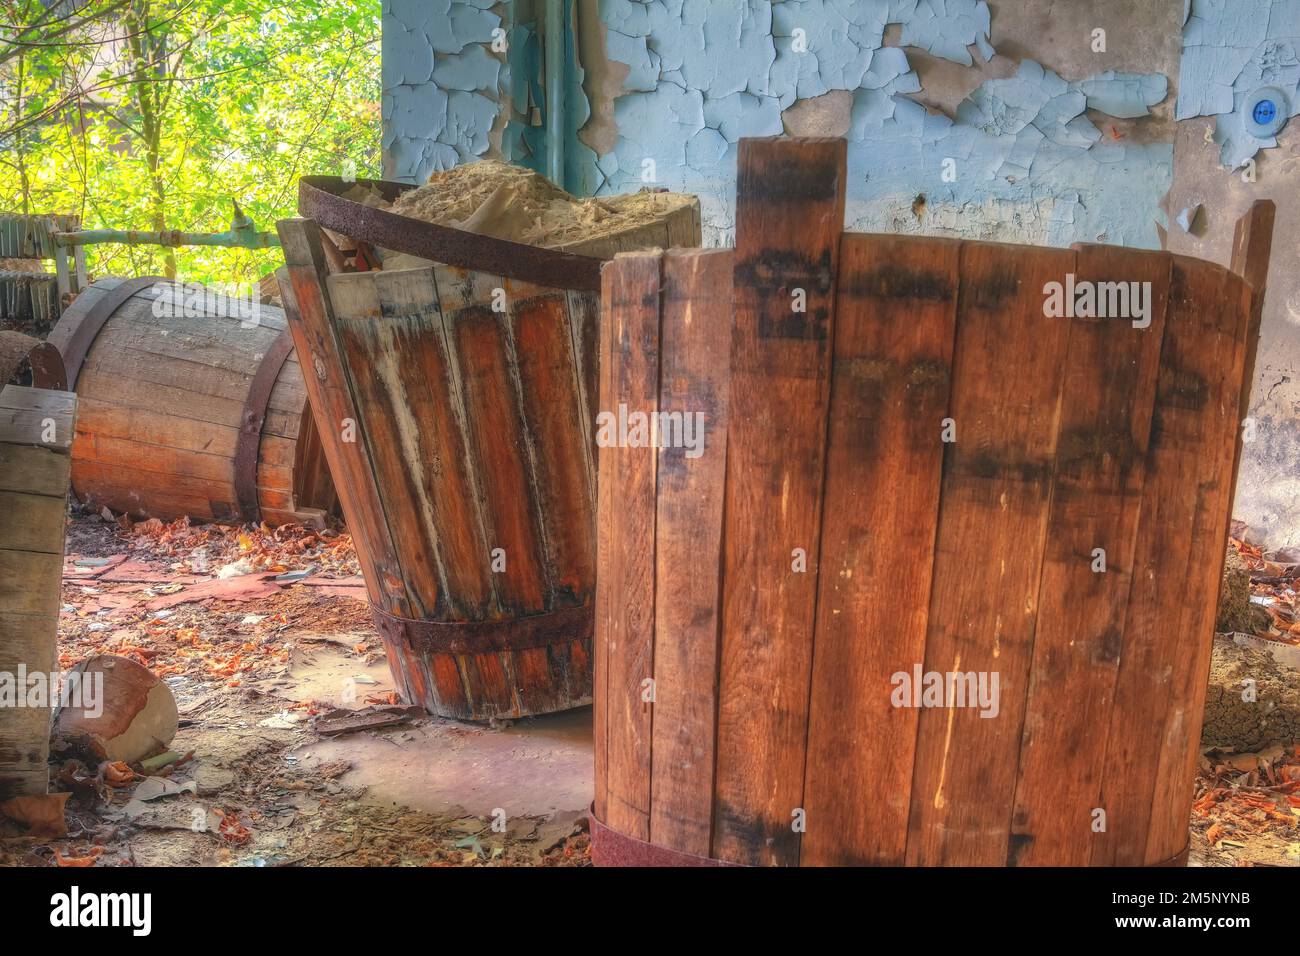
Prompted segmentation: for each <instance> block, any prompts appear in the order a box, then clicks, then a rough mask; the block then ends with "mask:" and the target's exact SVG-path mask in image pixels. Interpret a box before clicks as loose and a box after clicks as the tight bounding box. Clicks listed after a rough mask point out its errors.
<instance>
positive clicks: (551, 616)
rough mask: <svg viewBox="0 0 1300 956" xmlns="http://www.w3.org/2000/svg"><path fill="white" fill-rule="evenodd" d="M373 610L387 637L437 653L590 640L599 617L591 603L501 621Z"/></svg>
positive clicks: (472, 651) (471, 651) (495, 649)
mask: <svg viewBox="0 0 1300 956" xmlns="http://www.w3.org/2000/svg"><path fill="white" fill-rule="evenodd" d="M370 609H371V610H372V611H373V612H374V615H375V626H376V627H377V628H378V629H379V632H380V633H381V634H383V635H384V636H385V637H388V638H390V639H392V640H399V641H408V642H410V643H412V644H418V645H419V646H420V649H421V650H422V651H424V652H426V653H433V654H484V653H489V652H493V651H522V650H527V649H528V648H533V647H550V646H552V645H555V644H567V643H569V642H570V641H585V640H590V639H591V635H592V624H593V620H594V617H595V615H594V611H593V609H592V606H591V605H590V604H585V605H583V606H581V607H568V608H562V609H561V610H558V611H547V612H546V613H544V614H530V615H527V616H526V617H516V618H507V619H505V620H501V621H421V620H416V619H414V618H409V617H398V616H397V615H394V614H389V613H388V612H387V611H385V610H383V609H382V608H379V607H376V606H375V605H373V604H372V605H371V606H370Z"/></svg>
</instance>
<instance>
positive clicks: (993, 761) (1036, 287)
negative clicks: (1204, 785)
mask: <svg viewBox="0 0 1300 956" xmlns="http://www.w3.org/2000/svg"><path fill="white" fill-rule="evenodd" d="M739 157H740V168H739V178H738V198H737V215H736V223H737V238H736V248H735V250H734V252H732V251H713V252H680V253H669V254H665V255H658V254H649V255H638V256H628V257H620V258H618V259H615V260H614V261H613V262H612V263H611V264H609V265H608V266H607V267H606V268H605V271H604V282H605V288H604V299H603V313H602V334H601V336H600V343H601V356H600V361H601V399H600V408H601V412H600V414H601V415H606V414H607V413H608V414H613V413H614V411H615V410H618V414H619V417H620V419H627V420H629V421H630V422H631V423H632V425H633V426H635V425H636V424H637V419H636V416H638V415H639V416H642V417H645V416H649V415H656V414H657V415H658V416H659V417H658V419H657V422H658V426H657V429H655V430H652V431H651V432H650V434H652V435H653V434H658V435H659V436H661V437H662V436H672V435H678V436H679V437H681V438H683V439H684V440H680V441H677V442H675V443H674V442H670V441H667V440H661V441H659V442H657V443H656V444H657V445H658V446H660V447H656V444H652V445H651V446H650V447H645V445H646V443H645V442H640V443H638V442H636V441H626V442H623V443H622V447H620V446H619V443H617V442H613V441H610V442H602V447H600V450H599V482H598V486H599V503H598V518H597V528H598V544H597V550H598V554H599V559H598V565H599V569H600V571H599V575H598V578H597V598H596V624H595V635H596V644H595V648H594V650H595V666H596V673H595V721H596V795H595V806H594V816H595V819H594V820H593V858H594V859H595V861H596V862H598V863H601V862H606V863H625V862H632V863H649V862H667V863H675V864H683V863H716V862H719V861H722V862H730V863H739V864H750V865H762V864H777V865H821V864H872V865H899V864H912V865H999V866H1000V865H1043V864H1049V865H1072V866H1073V865H1155V864H1162V863H1177V862H1180V861H1182V860H1185V854H1186V849H1187V842H1188V818H1189V813H1190V806H1191V800H1192V787H1193V776H1194V771H1195V766H1196V761H1197V758H1198V746H1199V739H1200V727H1201V719H1202V710H1203V705H1204V695H1205V688H1206V682H1207V676H1208V670H1209V660H1210V647H1211V642H1212V639H1213V627H1214V617H1215V605H1216V603H1217V597H1218V591H1219V575H1220V571H1221V569H1222V563H1223V553H1224V546H1225V541H1226V537H1227V531H1228V521H1229V510H1230V505H1231V501H1232V493H1233V485H1234V478H1235V462H1236V460H1237V455H1238V454H1239V423H1240V420H1241V418H1242V417H1243V415H1244V412H1243V411H1242V409H1243V408H1244V407H1245V400H1244V399H1245V397H1246V395H1245V391H1246V390H1245V389H1243V385H1245V384H1246V383H1248V382H1249V381H1250V375H1249V369H1250V368H1251V367H1252V363H1253V356H1254V351H1255V344H1256V340H1257V334H1258V319H1259V314H1260V312H1259V308H1260V304H1261V302H1262V295H1263V282H1262V279H1263V276H1264V275H1265V273H1266V271H1267V260H1268V237H1269V235H1270V234H1271V228H1272V216H1271V212H1272V207H1271V204H1257V206H1256V208H1255V209H1254V210H1252V213H1251V214H1250V215H1249V216H1248V217H1247V218H1246V219H1244V220H1243V221H1242V223H1241V224H1239V242H1238V250H1239V253H1238V255H1237V256H1236V257H1235V258H1236V262H1235V264H1234V270H1235V271H1233V272H1230V271H1228V270H1226V269H1224V268H1222V267H1220V266H1218V265H1214V264H1212V263H1208V262H1201V261H1197V260H1193V259H1189V258H1186V257H1183V256H1176V255H1170V254H1169V253H1166V252H1148V251H1139V250H1132V249H1122V248H1114V247H1107V246H1099V245H1082V246H1078V247H1076V248H1072V249H1051V248H1037V247H1030V246H1012V245H1001V244H994V243H985V242H958V241H953V240H944V239H924V238H911V237H898V236H872V235H857V234H852V233H844V234H841V225H840V224H841V223H842V222H843V202H844V199H843V197H844V150H843V144H842V143H841V142H838V141H823V140H813V141H798V140H796V141H762V140H760V141H753V140H742V142H741V146H740V153H739ZM1245 277H1249V278H1250V279H1252V280H1253V281H1247V278H1245ZM1058 283H1059V284H1060V285H1059V286H1058V285H1057V284H1058ZM1103 283H1126V284H1127V283H1138V284H1139V285H1137V286H1131V285H1125V286H1124V287H1123V289H1124V290H1125V291H1126V293H1127V295H1128V303H1129V308H1128V309H1127V310H1115V309H1114V308H1113V306H1112V305H1111V304H1109V303H1108V305H1107V306H1106V309H1107V314H1108V315H1109V316H1110V317H1106V318H1101V317H1094V316H1097V314H1098V310H1096V309H1092V310H1090V309H1089V308H1087V307H1086V306H1085V298H1084V296H1085V293H1084V292H1083V290H1084V289H1085V288H1091V289H1093V290H1099V289H1105V290H1111V291H1114V290H1118V289H1120V286H1103V285H1102V284H1103ZM1067 288H1069V289H1073V290H1074V292H1075V293H1077V296H1078V297H1077V298H1076V296H1075V295H1073V294H1067V296H1066V298H1067V299H1068V302H1069V303H1070V305H1072V306H1073V308H1072V309H1071V308H1069V307H1067V308H1065V309H1063V310H1058V309H1057V306H1058V305H1061V302H1062V300H1061V299H1060V298H1059V295H1058V294H1059V293H1064V290H1065V289H1067ZM1109 294H1110V292H1107V295H1109ZM1095 301H1096V300H1094V303H1095ZM1111 301H1112V302H1115V301H1118V298H1116V299H1112V300H1111ZM1090 311H1091V316H1090V315H1089V314H1088V313H1089V312H1090ZM1116 311H1119V312H1120V313H1121V314H1119V315H1116ZM697 414H698V415H702V416H703V420H702V422H701V421H699V420H695V422H694V427H692V425H691V424H690V423H691V421H692V418H691V417H692V416H695V415H697ZM598 434H599V432H598ZM627 434H629V435H635V431H634V430H633V429H632V428H630V429H628V430H627ZM701 437H702V439H703V441H702V444H701V441H700V438H701ZM638 445H639V447H638ZM664 446H666V447H664ZM652 755H653V759H652Z"/></svg>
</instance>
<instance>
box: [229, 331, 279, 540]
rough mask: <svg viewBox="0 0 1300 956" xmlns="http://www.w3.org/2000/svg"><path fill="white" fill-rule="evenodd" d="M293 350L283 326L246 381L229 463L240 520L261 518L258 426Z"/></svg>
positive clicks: (260, 426) (260, 428)
mask: <svg viewBox="0 0 1300 956" xmlns="http://www.w3.org/2000/svg"><path fill="white" fill-rule="evenodd" d="M292 353H293V336H292V335H290V334H289V330H288V329H284V330H283V331H282V332H281V333H280V334H279V335H278V336H276V338H275V341H274V342H272V343H271V347H270V348H268V349H267V350H266V352H265V353H264V354H263V355H262V360H261V361H260V362H259V363H258V364H257V371H255V372H254V373H253V379H252V381H250V382H249V383H248V395H247V397H245V399H244V411H243V413H242V414H241V415H240V417H239V436H238V437H237V438H236V439H235V457H234V462H233V468H234V484H235V501H236V503H237V504H238V505H239V517H240V520H241V521H254V522H255V521H261V520H262V507H261V502H259V501H258V497H257V461H258V458H259V457H260V456H259V455H258V451H259V450H260V449H261V447H262V425H263V424H265V422H266V410H267V408H268V407H270V404H271V392H272V391H273V390H274V389H275V383H276V382H277V381H278V380H279V378H280V371H281V370H282V369H283V368H284V363H285V362H286V361H288V359H289V356H290V355H291V354H292Z"/></svg>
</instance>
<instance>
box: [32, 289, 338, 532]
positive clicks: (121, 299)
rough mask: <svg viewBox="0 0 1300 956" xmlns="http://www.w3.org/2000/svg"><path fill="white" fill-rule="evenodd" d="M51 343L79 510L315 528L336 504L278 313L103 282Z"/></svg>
mask: <svg viewBox="0 0 1300 956" xmlns="http://www.w3.org/2000/svg"><path fill="white" fill-rule="evenodd" d="M160 297H161V300H160ZM50 341H51V342H52V343H53V344H55V345H56V346H57V347H58V349H59V351H60V353H61V354H62V355H63V358H64V361H65V363H66V365H67V373H68V378H69V380H70V384H69V387H70V388H73V389H75V391H76V392H77V395H78V397H79V399H80V403H79V406H78V407H79V415H78V419H77V436H76V441H75V443H74V445H73V449H72V487H73V491H74V493H75V494H76V495H77V497H78V498H79V499H81V500H82V501H83V502H84V503H86V504H88V505H90V506H92V507H96V508H99V507H103V506H107V507H109V508H111V509H113V510H115V511H120V512H126V513H128V514H131V515H133V516H135V517H156V518H162V519H164V520H168V519H172V518H176V517H180V516H181V515H189V516H190V517H192V518H197V519H200V520H208V521H266V522H267V523H269V524H283V523H287V522H311V523H314V522H319V521H320V520H321V519H322V518H323V516H324V514H325V513H327V512H329V511H331V510H332V509H333V508H334V506H335V499H334V492H333V485H332V482H331V481H330V477H329V472H328V470H327V468H326V465H325V461H324V459H323V457H322V456H321V454H320V453H319V443H318V442H316V441H315V439H314V436H313V434H312V429H313V424H312V418H311V413H310V411H309V410H308V408H307V393H306V391H305V390H304V389H303V384H302V371H301V369H299V367H298V361H297V359H296V358H295V356H294V354H293V343H292V340H291V339H290V337H289V333H288V331H287V330H286V325H285V319H284V312H283V310H281V309H279V308H276V307H274V306H270V305H260V304H259V305H258V306H257V308H256V310H255V311H254V310H252V309H251V308H250V307H249V303H244V304H242V305H241V304H235V303H232V302H230V300H228V299H226V298H225V297H224V296H219V295H216V294H212V293H210V292H207V293H201V292H199V291H196V289H195V287H194V286H191V285H182V284H177V283H173V282H169V281H168V280H165V279H158V278H154V277H144V278H139V279H125V280H124V279H120V278H106V279H101V280H100V281H98V282H95V283H93V284H92V285H91V286H90V287H89V288H87V289H86V290H85V291H84V292H82V293H81V295H79V296H78V297H77V299H76V300H75V301H74V302H73V303H72V305H71V306H69V308H68V309H67V310H65V312H64V313H63V317H62V318H61V319H60V320H59V324H58V325H57V326H56V327H55V329H54V331H53V333H51V335H50Z"/></svg>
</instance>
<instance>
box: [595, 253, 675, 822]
mask: <svg viewBox="0 0 1300 956" xmlns="http://www.w3.org/2000/svg"><path fill="white" fill-rule="evenodd" d="M661 281H662V278H661V256H660V255H659V254H657V253H643V254H638V253H627V254H625V255H622V256H617V257H615V259H614V260H613V261H612V262H611V263H610V264H608V265H606V266H605V268H604V270H603V271H602V275H601V282H602V285H603V288H602V300H603V301H604V303H605V316H604V317H606V318H607V321H606V322H605V323H604V332H605V334H604V335H603V336H602V342H603V343H604V344H603V350H602V364H601V400H600V407H601V410H602V411H606V412H609V413H611V414H614V415H618V412H619V406H620V405H624V406H626V408H627V410H628V412H629V413H632V412H640V413H642V414H645V415H654V414H655V413H656V412H657V411H658V410H659V409H658V392H659V351H660V344H659V322H660V307H659V290H660V284H661ZM658 457H659V456H658V455H657V454H656V452H655V450H654V449H653V448H647V447H639V448H637V447H616V446H607V447H602V448H600V450H599V459H598V460H599V467H600V476H599V478H598V481H597V484H598V487H600V488H602V489H609V490H610V492H611V496H610V497H608V498H602V507H601V512H600V523H601V533H602V535H604V536H605V537H604V541H605V546H604V547H603V548H602V551H601V555H600V579H599V580H600V582H601V585H602V587H605V588H607V589H608V592H607V593H608V594H609V595H610V596H612V599H610V600H605V601H602V602H600V603H598V604H597V606H596V615H597V621H596V627H597V629H598V630H599V631H600V633H601V634H602V639H601V651H602V654H601V657H600V658H599V659H598V664H597V666H598V668H599V677H598V680H600V681H601V683H602V685H603V692H604V701H605V703H604V708H603V721H602V722H601V723H602V725H603V726H602V725H598V726H597V731H598V732H600V733H603V735H604V743H603V746H601V745H598V749H597V753H600V754H602V756H601V758H600V760H601V763H600V766H601V768H602V770H603V776H604V783H605V788H604V790H605V792H604V800H605V811H604V812H605V815H604V817H603V819H604V820H606V821H607V822H608V823H609V825H610V826H612V827H616V828H617V829H618V830H619V831H620V832H622V833H626V834H628V835H630V836H634V837H636V838H638V839H641V840H648V839H649V838H650V759H651V750H650V748H651V735H652V725H651V712H652V707H651V704H650V703H649V701H648V700H646V699H645V689H646V688H645V681H646V680H648V679H650V678H652V677H653V674H654V660H653V655H652V653H651V649H652V648H651V645H652V638H653V635H654V632H655V581H654V568H655V524H654V522H655V494H656V473H657V464H658Z"/></svg>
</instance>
